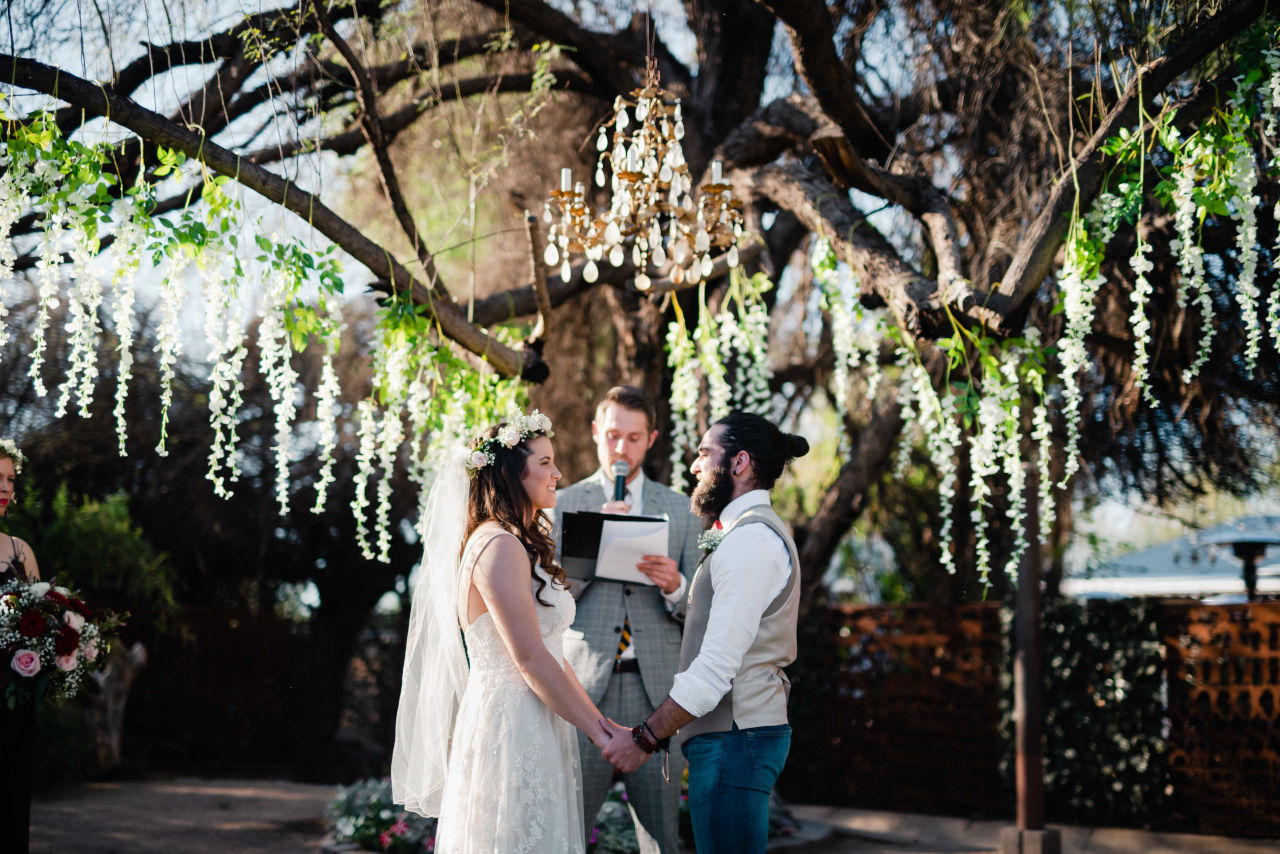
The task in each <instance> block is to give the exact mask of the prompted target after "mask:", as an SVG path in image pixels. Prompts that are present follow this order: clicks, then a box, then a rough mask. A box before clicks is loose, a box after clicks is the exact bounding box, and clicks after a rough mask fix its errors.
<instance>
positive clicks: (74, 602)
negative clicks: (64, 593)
mask: <svg viewBox="0 0 1280 854" xmlns="http://www.w3.org/2000/svg"><path fill="white" fill-rule="evenodd" d="M71 607H72V608H75V610H76V612H77V613H78V614H79V615H80V616H82V617H86V618H88V617H91V616H93V613H92V612H91V611H90V610H89V606H88V605H86V604H85V603H84V601H83V600H81V599H79V598H77V597H75V596H72V597H71Z"/></svg>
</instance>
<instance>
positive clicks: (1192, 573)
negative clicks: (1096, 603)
mask: <svg viewBox="0 0 1280 854" xmlns="http://www.w3.org/2000/svg"><path fill="white" fill-rule="evenodd" d="M1237 541H1248V542H1257V543H1262V544H1265V545H1266V552H1265V554H1264V555H1263V556H1262V558H1260V559H1259V561H1258V593H1260V594H1280V516H1243V517H1240V518H1238V519H1233V520H1231V521H1229V522H1223V523H1222V524H1219V525H1214V526H1213V527H1210V528H1204V529H1202V530H1197V531H1192V532H1191V533H1189V534H1186V535H1184V536H1181V537H1178V538H1177V539H1173V540H1169V541H1168V542H1165V543H1161V544H1160V545H1156V546H1151V547H1149V548H1145V549H1140V550H1138V551H1133V552H1129V553H1128V554H1126V555H1123V556H1121V557H1118V558H1114V559H1112V560H1109V561H1107V562H1106V563H1104V564H1103V565H1101V566H1093V567H1090V568H1087V569H1085V570H1083V571H1078V572H1074V573H1071V574H1069V575H1068V576H1067V577H1066V578H1064V579H1063V581H1062V592H1063V593H1064V594H1066V595H1068V596H1080V597H1099V598H1107V597H1116V598H1119V597H1125V596H1190V597H1195V598H1207V597H1224V596H1225V597H1229V598H1232V599H1234V598H1235V597H1236V596H1237V595H1238V597H1239V599H1240V601H1244V595H1245V589H1244V578H1243V566H1244V564H1243V562H1242V561H1241V560H1240V559H1239V558H1237V557H1236V556H1235V554H1234V551H1233V548H1232V545H1231V543H1233V542H1237Z"/></svg>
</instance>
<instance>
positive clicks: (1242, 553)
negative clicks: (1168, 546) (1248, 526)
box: [1205, 531, 1280, 602]
mask: <svg viewBox="0 0 1280 854" xmlns="http://www.w3.org/2000/svg"><path fill="white" fill-rule="evenodd" d="M1205 542H1207V543H1209V544H1210V545H1215V546H1231V552H1232V554H1234V555H1235V556H1236V557H1238V558H1240V560H1241V561H1243V562H1244V570H1243V574H1244V590H1245V593H1246V594H1247V595H1248V597H1249V601H1250V602H1252V601H1254V600H1255V599H1257V598H1258V561H1259V560H1260V559H1261V558H1262V557H1263V555H1265V554H1266V553H1267V546H1277V545H1280V534H1269V533H1266V532H1264V531H1231V532H1228V533H1225V534H1217V535H1214V536H1210V537H1206V538H1205Z"/></svg>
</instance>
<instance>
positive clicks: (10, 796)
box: [0, 439, 40, 852]
mask: <svg viewBox="0 0 1280 854" xmlns="http://www.w3.org/2000/svg"><path fill="white" fill-rule="evenodd" d="M22 462H23V460H22V453H21V452H20V451H19V450H18V448H17V446H16V445H14V444H13V442H12V441H10V440H8V439H0V516H4V515H5V514H7V513H8V512H9V508H10V507H12V506H13V499H14V494H15V493H14V487H15V485H16V481H17V478H18V473H19V472H20V471H22ZM15 578H16V579H20V580H22V581H25V582H27V583H28V584H30V583H32V582H35V581H39V580H40V569H39V567H37V566H36V556H35V555H34V554H33V553H32V552H31V548H30V547H29V546H28V545H27V544H26V543H24V542H23V541H22V540H20V539H19V538H17V537H14V536H11V535H9V534H6V533H0V584H5V583H8V582H10V581H12V580H13V579H15ZM4 684H5V680H3V679H0V685H4ZM35 712H36V708H35V702H34V701H33V700H28V701H26V702H21V701H20V702H18V704H17V705H16V706H15V707H14V708H13V709H10V708H9V707H8V705H7V704H6V703H4V702H3V701H2V700H0V848H3V850H4V851H6V852H7V851H14V852H18V851H26V850H27V848H28V836H29V827H30V824H31V775H32V773H33V772H34V770H35V767H34V766H35V743H36V716H35Z"/></svg>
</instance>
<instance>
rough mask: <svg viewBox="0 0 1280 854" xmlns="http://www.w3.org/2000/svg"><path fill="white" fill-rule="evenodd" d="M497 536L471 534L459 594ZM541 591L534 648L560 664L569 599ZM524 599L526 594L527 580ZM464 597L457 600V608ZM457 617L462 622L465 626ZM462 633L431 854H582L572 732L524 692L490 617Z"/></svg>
mask: <svg viewBox="0 0 1280 854" xmlns="http://www.w3.org/2000/svg"><path fill="white" fill-rule="evenodd" d="M502 536H508V537H509V536H512V535H511V534H509V533H507V532H505V531H496V530H492V529H486V530H483V531H477V532H476V533H475V534H474V535H473V536H472V537H471V540H470V542H468V543H467V548H466V550H465V551H464V554H463V557H462V562H461V573H460V582H461V583H460V585H459V587H460V588H461V590H462V591H466V590H468V589H469V588H470V583H471V572H472V569H473V568H474V567H475V562H476V559H477V557H478V556H479V554H480V552H481V551H482V550H483V548H484V546H485V545H487V544H488V543H489V542H490V541H491V540H492V539H493V538H494V537H502ZM535 571H536V572H537V573H538V575H539V577H540V578H542V580H543V581H545V582H546V586H545V587H543V588H542V592H541V596H542V599H543V601H546V602H548V603H550V605H551V607H549V608H548V607H544V606H543V605H541V604H537V605H535V607H536V608H537V612H538V623H539V626H540V628H541V630H542V639H543V641H544V642H545V643H546V645H547V649H548V650H550V651H551V654H552V656H554V657H555V659H556V661H557V662H559V663H560V664H561V665H563V663H564V649H563V641H562V637H563V635H564V631H565V629H567V628H568V627H569V624H570V623H572V622H573V617H574V611H575V605H574V601H573V596H572V595H571V594H570V593H569V591H567V590H565V589H563V588H561V587H559V586H557V585H556V584H554V583H552V580H551V577H550V576H549V575H547V574H546V573H544V572H543V571H542V567H541V566H538V567H536V568H535ZM529 584H530V590H533V589H535V585H534V583H533V580H532V579H530V582H529ZM466 598H467V597H466V595H465V593H464V595H463V596H462V601H463V602H464V603H465V601H466ZM465 616H466V615H465V612H464V614H463V617H464V618H465ZM464 634H465V636H466V642H467V656H468V660H469V663H470V674H469V677H468V680H467V687H466V691H465V693H464V694H463V695H462V702H461V705H460V706H459V708H458V717H457V724H456V725H455V728H454V731H453V740H452V747H451V752H450V755H449V768H448V776H447V778H446V783H445V789H444V799H443V802H442V804H441V808H440V823H439V826H438V831H437V834H436V847H435V851H436V854H525V853H526V852H545V854H583V852H584V850H585V843H584V840H583V823H582V795H581V774H580V772H579V769H578V741H577V738H576V736H575V735H574V731H573V726H572V725H571V724H570V723H569V722H568V721H566V720H565V719H564V718H562V717H560V716H559V715H557V714H556V713H555V712H553V711H551V709H549V708H547V706H545V705H544V704H543V703H542V701H541V700H539V699H538V697H537V695H536V694H534V693H533V690H532V689H531V688H529V686H528V685H527V684H525V681H524V679H523V678H522V677H521V676H520V672H519V671H518V670H517V669H516V665H515V662H514V661H513V660H512V659H511V656H510V655H509V654H508V652H507V648H506V646H505V645H504V644H503V642H502V637H501V636H500V635H499V634H498V630H497V627H496V626H495V624H494V621H493V616H492V615H491V614H490V613H489V612H487V611H486V612H485V613H483V614H481V615H480V616H479V617H477V618H476V619H475V621H474V622H473V623H471V625H469V626H467V627H466V629H465V631H464Z"/></svg>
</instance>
